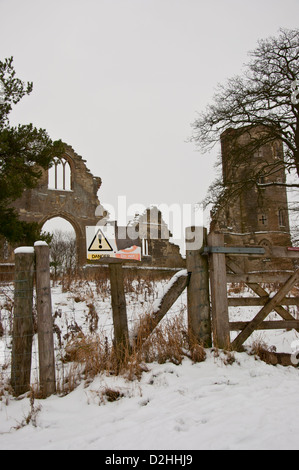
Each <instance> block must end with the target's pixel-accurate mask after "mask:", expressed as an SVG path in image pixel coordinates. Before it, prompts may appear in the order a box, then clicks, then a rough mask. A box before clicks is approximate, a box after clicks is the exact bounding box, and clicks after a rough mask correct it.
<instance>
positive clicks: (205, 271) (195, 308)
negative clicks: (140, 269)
mask: <svg viewBox="0 0 299 470" xmlns="http://www.w3.org/2000/svg"><path fill="white" fill-rule="evenodd" d="M206 238H207V230H206V228H204V227H187V228H186V263H187V271H188V274H189V283H188V286H187V305H188V330H189V335H190V337H191V338H193V339H195V341H197V342H198V343H199V344H201V345H202V346H203V347H211V344H212V339H211V316H210V300H209V267H208V258H207V256H205V255H203V251H204V246H205V244H206Z"/></svg>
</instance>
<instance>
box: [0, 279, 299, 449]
mask: <svg viewBox="0 0 299 470" xmlns="http://www.w3.org/2000/svg"><path fill="white" fill-rule="evenodd" d="M106 287H107V286H106ZM164 288H165V284H159V285H150V284H149V283H148V284H146V285H143V286H142V285H141V284H140V283H139V284H138V285H137V284H136V286H135V287H134V291H133V292H132V293H131V294H127V302H128V303H127V306H128V320H129V327H130V328H131V327H132V326H133V325H134V324H135V322H136V321H138V317H139V315H140V314H143V313H145V312H146V311H148V309H149V308H150V307H151V306H152V305H153V304H154V303H155V301H156V299H157V292H161V291H163V289H164ZM7 289H8V290H7V291H6V294H5V296H3V295H2V296H1V297H0V302H1V322H2V326H4V330H5V328H9V325H8V311H9V302H8V300H9V296H10V295H9V292H10V291H9V289H10V287H9V286H7ZM107 292H108V290H107V289H106V288H105V287H104V286H103V285H102V286H101V290H99V287H98V286H96V285H95V284H94V283H82V284H81V285H80V286H79V287H78V286H77V287H76V289H72V288H71V289H70V291H69V292H62V288H61V286H60V285H57V286H55V287H53V290H52V295H53V298H52V302H53V312H55V324H56V326H57V327H58V328H59V331H60V333H59V334H57V335H56V336H55V345H56V359H57V358H59V354H60V353H61V351H60V348H61V344H60V346H59V340H58V338H59V337H60V341H61V343H63V341H64V339H63V338H64V337H65V338H67V337H68V335H69V334H70V333H71V332H72V331H74V330H76V329H80V328H81V329H82V331H83V330H84V332H87V331H92V330H95V329H101V331H105V332H106V334H107V337H108V336H109V335H110V337H111V335H112V315H111V306H110V298H109V295H107ZM243 294H244V295H248V294H247V293H246V292H244V293H243ZM92 305H93V307H94V309H95V310H93V308H92V307H91V306H92ZM94 311H96V313H97V315H94V314H93V313H94ZM254 311H255V309H254V308H251V309H248V308H247V309H245V308H234V309H232V311H231V317H232V320H234V321H236V320H241V319H242V320H246V319H249V318H251V317H252V315H253V314H254ZM92 312H93V313H92ZM179 312H180V313H183V314H185V315H186V294H183V295H182V296H181V298H180V299H178V301H177V302H176V303H175V305H174V306H173V308H172V309H171V311H170V312H169V313H168V314H167V315H168V316H172V315H176V314H178V313H179ZM293 313H295V312H293ZM6 316H7V318H6ZM273 316H274V317H275V315H274V314H272V317H271V319H274V317H273ZM4 333H5V331H4ZM5 338H6V336H5V334H4V336H2V338H1V340H0V359H1V361H2V364H1V365H2V368H0V374H1V380H4V376H5V374H6V373H8V371H9V367H8V365H7V364H8V356H9V353H10V349H9V344H8V340H7V338H6V339H5ZM256 338H258V339H259V340H260V341H264V342H265V343H267V344H268V346H275V347H276V349H277V351H279V352H293V351H292V347H293V346H292V345H294V342H296V341H297V340H298V339H299V335H298V333H296V332H295V331H294V330H293V331H289V332H286V331H282V330H277V331H264V332H261V331H260V332H257V333H256V334H255V338H253V339H256ZM253 339H251V341H252V340H253ZM35 343H36V341H35V342H34V347H35V348H36V344H35ZM206 353H207V357H206V360H205V361H204V362H199V363H193V362H192V361H191V360H190V359H189V358H187V357H186V358H185V359H184V360H183V362H182V363H181V364H179V365H175V364H174V363H172V362H167V363H164V364H158V363H156V362H154V363H149V364H146V367H145V371H144V372H143V373H142V375H141V378H140V380H134V381H132V380H127V379H126V378H125V377H124V376H112V375H107V374H99V375H97V376H96V377H95V378H94V379H93V380H82V381H81V383H80V384H79V385H78V386H77V387H76V388H75V389H74V390H73V391H72V392H70V393H68V394H67V395H65V396H58V395H55V396H51V397H49V398H47V399H45V400H39V399H35V400H34V402H32V401H31V402H30V399H29V398H28V397H23V398H22V399H16V398H13V397H12V396H11V395H10V394H9V392H8V391H5V390H4V391H2V396H0V449H1V450H4V449H86V450H87V449H88V450H91V449H99V450H107V451H108V450H115V451H120V450H163V449H164V450H165V449H168V450H173V451H175V450H186V451H188V450H200V449H233V450H237V449H299V412H298V400H299V398H298V397H299V369H297V368H294V367H283V366H280V365H277V366H271V365H267V364H266V363H264V362H262V361H261V360H259V359H258V358H256V357H255V356H252V355H249V354H247V353H233V354H232V355H230V354H227V353H225V352H223V351H220V352H217V351H213V350H206ZM35 361H36V359H35V358H34V357H33V369H34V367H35V366H34V364H35ZM59 373H61V370H60V372H59V370H58V374H59ZM108 390H113V391H114V392H116V393H117V400H115V401H109V394H108V392H107V391H108ZM29 417H30V419H29ZM27 423H28V424H27ZM118 455H121V454H118Z"/></svg>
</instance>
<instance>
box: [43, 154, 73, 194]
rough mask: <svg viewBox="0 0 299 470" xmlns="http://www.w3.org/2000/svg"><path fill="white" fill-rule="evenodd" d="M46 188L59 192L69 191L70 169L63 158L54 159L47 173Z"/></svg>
mask: <svg viewBox="0 0 299 470" xmlns="http://www.w3.org/2000/svg"><path fill="white" fill-rule="evenodd" d="M48 188H49V189H57V190H60V191H70V190H71V189H72V188H71V167H70V164H69V162H68V161H67V160H66V159H65V158H61V159H59V158H54V163H53V166H52V167H51V168H50V169H49V172H48Z"/></svg>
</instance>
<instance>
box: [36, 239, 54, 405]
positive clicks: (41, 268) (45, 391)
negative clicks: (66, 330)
mask: <svg viewBox="0 0 299 470" xmlns="http://www.w3.org/2000/svg"><path fill="white" fill-rule="evenodd" d="M34 248H35V255H36V308H37V332H38V353H39V377H40V391H41V394H42V397H43V398H46V397H48V396H49V395H52V394H53V393H55V392H56V378H55V356H54V339H53V319H52V301H51V285H50V263H49V246H48V245H47V243H45V242H36V243H35V244H34Z"/></svg>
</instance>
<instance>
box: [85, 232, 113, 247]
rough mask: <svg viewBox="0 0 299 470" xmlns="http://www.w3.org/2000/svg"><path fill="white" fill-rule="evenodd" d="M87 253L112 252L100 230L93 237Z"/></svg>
mask: <svg viewBox="0 0 299 470" xmlns="http://www.w3.org/2000/svg"><path fill="white" fill-rule="evenodd" d="M88 251H92V252H94V251H96V252H97V251H113V248H112V246H111V245H110V243H109V241H108V240H107V238H106V237H105V235H104V234H103V232H102V230H101V229H99V230H98V231H97V233H96V234H95V236H94V237H93V240H92V242H91V244H90V245H89V248H88Z"/></svg>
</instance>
